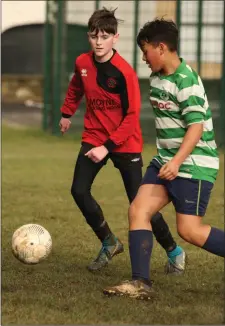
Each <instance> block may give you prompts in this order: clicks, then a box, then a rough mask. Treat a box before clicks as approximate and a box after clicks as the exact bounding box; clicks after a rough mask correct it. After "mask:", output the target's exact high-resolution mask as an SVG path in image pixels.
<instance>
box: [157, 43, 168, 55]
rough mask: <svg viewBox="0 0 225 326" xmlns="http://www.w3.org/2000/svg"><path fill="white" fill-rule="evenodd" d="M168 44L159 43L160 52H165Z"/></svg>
mask: <svg viewBox="0 0 225 326" xmlns="http://www.w3.org/2000/svg"><path fill="white" fill-rule="evenodd" d="M166 47H167V46H166V44H164V43H159V50H160V53H161V54H163V53H164V52H165V50H166Z"/></svg>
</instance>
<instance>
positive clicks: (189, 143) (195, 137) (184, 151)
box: [173, 122, 203, 166]
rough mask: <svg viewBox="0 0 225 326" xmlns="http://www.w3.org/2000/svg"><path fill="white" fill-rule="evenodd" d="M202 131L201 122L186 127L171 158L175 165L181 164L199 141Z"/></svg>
mask: <svg viewBox="0 0 225 326" xmlns="http://www.w3.org/2000/svg"><path fill="white" fill-rule="evenodd" d="M202 132H203V123H202V122H196V123H194V124H192V125H190V126H189V127H188V130H187V132H186V134H185V136H184V139H183V142H182V144H181V146H180V148H179V150H178V152H177V153H176V155H175V156H174V158H173V162H174V163H175V164H177V165H179V166H180V165H181V164H182V163H183V162H184V161H185V159H186V158H187V157H188V155H189V154H191V152H192V151H193V149H194V148H195V146H196V144H197V143H198V142H199V140H200V138H201V136H202Z"/></svg>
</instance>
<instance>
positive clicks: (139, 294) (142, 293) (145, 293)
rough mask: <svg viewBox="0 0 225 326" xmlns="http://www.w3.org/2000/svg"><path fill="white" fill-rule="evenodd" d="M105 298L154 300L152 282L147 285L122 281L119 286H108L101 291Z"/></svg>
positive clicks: (135, 281)
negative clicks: (123, 297)
mask: <svg viewBox="0 0 225 326" xmlns="http://www.w3.org/2000/svg"><path fill="white" fill-rule="evenodd" d="M103 293H104V294H105V295H107V296H126V297H130V298H134V299H139V300H151V299H153V298H154V291H153V289H152V282H151V281H150V282H149V284H146V283H144V282H143V281H141V280H131V281H124V282H122V283H121V284H119V285H116V286H110V287H107V288H105V289H104V290H103Z"/></svg>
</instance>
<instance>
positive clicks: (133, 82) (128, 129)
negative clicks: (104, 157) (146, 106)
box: [104, 73, 141, 151]
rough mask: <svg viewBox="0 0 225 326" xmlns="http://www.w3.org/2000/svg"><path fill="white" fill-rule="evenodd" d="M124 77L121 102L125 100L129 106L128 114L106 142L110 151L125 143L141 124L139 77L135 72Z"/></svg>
mask: <svg viewBox="0 0 225 326" xmlns="http://www.w3.org/2000/svg"><path fill="white" fill-rule="evenodd" d="M124 77H125V84H126V85H125V87H124V93H123V94H121V102H125V103H123V106H125V107H127V110H126V115H125V116H124V118H123V120H122V122H121V124H120V125H119V127H118V128H117V129H116V130H115V131H114V132H112V134H111V135H110V137H109V139H108V140H107V141H106V142H105V143H104V145H105V147H106V148H107V149H108V150H109V151H111V150H112V149H113V148H115V147H117V146H119V145H121V144H123V143H124V142H125V141H126V140H127V139H128V138H129V137H130V136H131V135H133V134H134V133H135V129H136V128H137V125H138V124H139V119H140V109H141V95H140V88H139V83H138V78H137V75H136V74H135V73H132V74H131V73H130V74H124Z"/></svg>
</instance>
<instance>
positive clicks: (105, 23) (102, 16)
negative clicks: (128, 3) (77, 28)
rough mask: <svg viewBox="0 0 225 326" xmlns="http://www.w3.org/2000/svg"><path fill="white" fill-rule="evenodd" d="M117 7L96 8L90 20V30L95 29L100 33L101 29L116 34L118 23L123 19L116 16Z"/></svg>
mask: <svg viewBox="0 0 225 326" xmlns="http://www.w3.org/2000/svg"><path fill="white" fill-rule="evenodd" d="M116 9H117V8H116ZM116 9H107V8H105V7H103V9H99V10H96V11H95V12H94V13H93V14H92V16H91V17H90V19H89V21H88V30H89V32H94V31H95V32H96V34H98V32H99V31H101V32H106V33H109V34H114V35H115V34H116V33H117V28H118V23H119V22H120V21H122V20H121V19H117V18H116V17H115V11H116Z"/></svg>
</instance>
